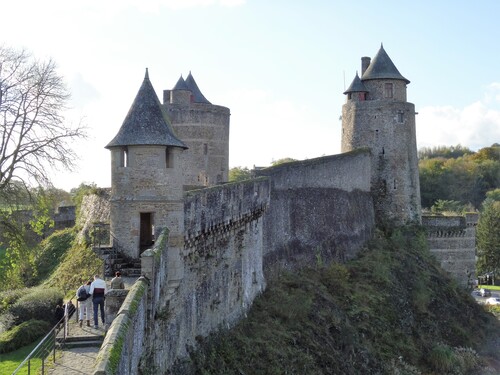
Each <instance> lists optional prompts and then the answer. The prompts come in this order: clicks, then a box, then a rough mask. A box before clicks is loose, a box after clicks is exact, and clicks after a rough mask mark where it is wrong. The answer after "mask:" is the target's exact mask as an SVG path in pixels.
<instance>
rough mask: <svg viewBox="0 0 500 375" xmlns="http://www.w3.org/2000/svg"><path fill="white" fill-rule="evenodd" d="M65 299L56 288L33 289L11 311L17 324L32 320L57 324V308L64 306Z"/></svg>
mask: <svg viewBox="0 0 500 375" xmlns="http://www.w3.org/2000/svg"><path fill="white" fill-rule="evenodd" d="M63 297H64V296H63V293H62V291H60V290H59V289H56V288H40V287H39V288H33V289H31V290H30V292H29V293H28V294H26V295H25V296H23V297H21V298H20V299H19V300H18V301H17V302H16V303H15V304H14V305H12V307H11V308H10V309H9V311H10V312H11V313H12V315H14V317H15V322H16V324H19V323H22V322H26V321H28V320H30V319H42V320H45V321H47V322H49V323H53V324H55V323H56V322H55V318H54V311H55V307H56V306H57V305H59V304H62V301H63Z"/></svg>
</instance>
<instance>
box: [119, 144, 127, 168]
mask: <svg viewBox="0 0 500 375" xmlns="http://www.w3.org/2000/svg"><path fill="white" fill-rule="evenodd" d="M128 163H129V160H128V149H127V148H126V147H125V148H123V149H122V151H121V155H120V167H128Z"/></svg>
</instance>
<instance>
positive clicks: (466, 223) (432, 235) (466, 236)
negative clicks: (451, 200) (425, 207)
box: [422, 214, 478, 286]
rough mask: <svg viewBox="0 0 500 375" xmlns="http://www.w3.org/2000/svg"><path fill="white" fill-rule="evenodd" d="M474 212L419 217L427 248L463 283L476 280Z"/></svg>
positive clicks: (465, 284)
mask: <svg viewBox="0 0 500 375" xmlns="http://www.w3.org/2000/svg"><path fill="white" fill-rule="evenodd" d="M477 221H478V215H477V214H467V215H466V216H422V224H423V225H424V227H425V228H426V229H427V233H428V238H427V242H428V244H429V249H430V251H431V253H432V254H434V256H435V257H436V259H437V260H438V261H439V262H440V263H441V267H442V268H443V269H444V270H446V271H448V272H449V273H450V275H451V276H452V277H453V278H454V279H455V280H456V281H457V282H458V283H459V284H460V285H462V286H468V285H469V283H470V282H471V281H472V280H474V279H475V268H476V225H477Z"/></svg>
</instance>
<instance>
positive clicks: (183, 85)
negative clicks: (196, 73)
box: [172, 74, 189, 90]
mask: <svg viewBox="0 0 500 375" xmlns="http://www.w3.org/2000/svg"><path fill="white" fill-rule="evenodd" d="M172 90H189V87H188V86H187V85H186V81H184V78H182V74H181V77H180V78H179V80H178V81H177V83H176V84H175V86H174V88H173V89H172Z"/></svg>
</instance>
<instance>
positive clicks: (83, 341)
mask: <svg viewBox="0 0 500 375" xmlns="http://www.w3.org/2000/svg"><path fill="white" fill-rule="evenodd" d="M58 341H59V340H58ZM103 341H104V336H102V335H95V336H70V337H67V338H66V340H65V341H64V344H63V345H64V348H65V349H73V348H93V347H96V348H100V347H101V345H102V342H103Z"/></svg>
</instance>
